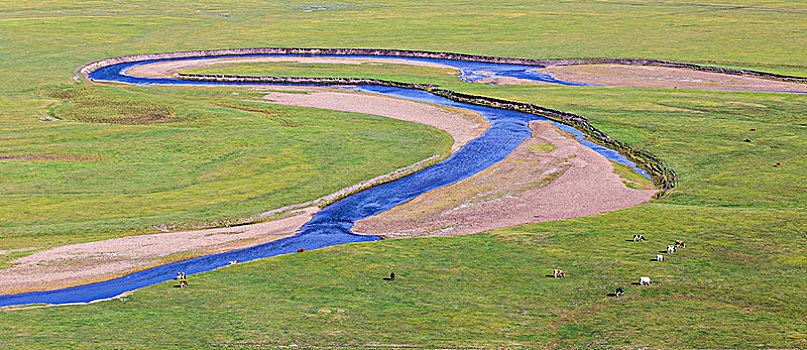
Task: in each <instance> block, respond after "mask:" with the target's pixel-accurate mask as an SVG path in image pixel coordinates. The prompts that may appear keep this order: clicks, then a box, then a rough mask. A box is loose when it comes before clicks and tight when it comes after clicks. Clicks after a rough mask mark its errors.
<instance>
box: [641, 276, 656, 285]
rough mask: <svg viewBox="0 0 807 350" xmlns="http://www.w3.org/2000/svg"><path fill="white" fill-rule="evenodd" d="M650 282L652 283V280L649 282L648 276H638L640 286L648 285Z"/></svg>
mask: <svg viewBox="0 0 807 350" xmlns="http://www.w3.org/2000/svg"><path fill="white" fill-rule="evenodd" d="M651 284H653V282H650V277H639V285H641V286H644V285H648V286H649V285H651Z"/></svg>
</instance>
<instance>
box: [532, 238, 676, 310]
mask: <svg viewBox="0 0 807 350" xmlns="http://www.w3.org/2000/svg"><path fill="white" fill-rule="evenodd" d="M644 241H645V238H644V235H633V242H644ZM683 248H686V244H684V241H683V240H680V239H677V240H675V242H673V244H671V245H667V253H668V254H673V253H675V251H676V250H677V249H683ZM655 261H659V262H663V261H664V255H662V254H656V259H655ZM552 276H554V277H555V278H564V277H566V273H565V272H563V270H559V269H555V270H554V273H553V274H552ZM547 277H549V276H547ZM639 285H640V286H652V285H653V282H652V281H651V280H650V277H645V276H642V277H639ZM623 294H625V291H624V290H622V287H619V288H617V289H616V293H614V294H611V295H615V296H617V297H619V296H621V295H623Z"/></svg>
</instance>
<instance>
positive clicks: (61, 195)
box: [0, 84, 451, 249]
mask: <svg viewBox="0 0 807 350" xmlns="http://www.w3.org/2000/svg"><path fill="white" fill-rule="evenodd" d="M235 91H238V92H237V93H238V94H239V95H233V94H232V93H233V92H235ZM45 94H46V95H45V96H46V97H47V98H52V99H56V100H58V101H60V103H59V105H58V106H55V107H51V110H50V111H49V113H50V114H51V115H52V116H54V117H56V118H59V119H63V120H64V121H57V122H47V123H44V122H39V121H38V120H37V119H36V117H35V116H31V115H28V116H26V117H25V118H27V119H29V120H30V121H27V120H26V121H22V122H21V123H20V124H18V125H13V124H11V123H5V124H4V127H5V131H6V135H8V137H7V138H5V139H4V140H2V141H0V142H2V154H4V155H6V154H8V155H15V156H17V157H34V156H37V155H42V154H45V155H53V154H54V153H55V154H56V155H59V156H61V158H56V159H55V160H40V159H36V158H33V160H29V159H21V160H8V161H2V162H0V173H2V178H3V182H2V186H3V196H2V197H0V207H2V208H3V210H2V211H0V222H2V226H0V237H2V238H0V242H2V246H3V248H4V249H18V248H28V247H47V246H53V245H57V244H58V245H60V244H66V243H72V242H80V241H87V240H99V239H103V238H109V237H114V236H120V235H128V234H134V233H140V232H153V231H155V230H154V229H153V228H151V229H148V228H149V227H150V226H152V225H156V224H165V223H194V222H201V221H210V220H217V219H225V218H237V217H243V216H249V215H252V214H256V213H260V212H263V211H266V210H269V209H274V208H280V207H283V206H286V205H291V204H296V203H302V202H305V201H308V200H311V199H315V198H318V197H320V196H322V195H325V194H329V193H332V192H335V191H337V190H339V189H341V188H344V187H347V186H350V185H353V184H355V183H359V182H361V181H364V180H367V179H369V178H372V177H375V176H377V175H379V174H383V173H385V172H389V171H392V170H394V169H397V168H400V167H404V166H407V165H409V164H412V163H415V162H417V161H419V160H422V159H425V158H428V157H430V156H432V155H434V154H436V153H439V152H444V151H447V150H448V148H449V147H451V140H450V138H449V137H448V136H447V135H445V134H444V133H442V132H441V131H437V130H434V129H430V128H428V127H425V126H422V125H416V124H411V123H404V122H400V121H395V120H389V119H387V118H381V117H374V116H368V115H361V114H355V113H345V112H335V111H325V110H317V109H311V108H297V107H290V106H277V105H267V104H258V103H250V102H244V101H242V100H243V99H248V98H259V97H260V96H262V95H263V94H261V93H260V92H257V91H250V90H248V89H246V88H235V89H233V88H216V89H211V88H179V89H167V88H144V87H126V86H90V85H88V84H80V85H75V86H71V87H69V88H54V91H46V92H45ZM399 144H407V145H410V147H408V148H400V147H397V145H399Z"/></svg>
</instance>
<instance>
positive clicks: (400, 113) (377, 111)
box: [249, 89, 490, 152]
mask: <svg viewBox="0 0 807 350" xmlns="http://www.w3.org/2000/svg"><path fill="white" fill-rule="evenodd" d="M311 91H312V92H309V93H307V94H295V93H283V92H269V93H267V95H266V96H264V100H249V101H251V102H264V103H277V104H283V105H293V106H302V107H316V108H325V109H331V110H337V111H346V112H357V113H366V114H373V115H379V116H383V117H389V118H395V119H400V120H406V121H410V122H415V123H420V124H425V125H429V126H432V127H435V128H438V129H440V130H443V131H445V132H446V133H448V134H449V135H451V137H452V138H453V139H454V145H453V146H452V147H451V150H452V152H453V151H456V150H458V149H459V148H460V147H462V145H464V144H466V143H467V142H468V141H470V140H472V139H474V138H477V137H479V136H480V135H482V133H483V132H485V130H487V128H488V125H490V123H489V122H488V121H487V120H485V119H484V118H483V117H482V116H480V115H479V114H476V113H473V112H470V111H467V110H461V109H456V108H449V107H442V106H438V105H433V104H429V103H422V102H414V101H408V100H402V99H397V98H391V97H386V96H380V95H373V94H362V93H353V92H345V91H339V90H336V91H334V90H329V89H318V90H311Z"/></svg>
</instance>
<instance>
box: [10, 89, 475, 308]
mask: <svg viewBox="0 0 807 350" xmlns="http://www.w3.org/2000/svg"><path fill="white" fill-rule="evenodd" d="M253 88H254V87H253ZM260 89H272V90H276V89H288V90H301V88H299V87H296V88H294V87H277V88H275V87H263V86H262V87H260ZM307 91H308V93H306V94H300V93H282V92H267V95H266V96H265V98H266V99H263V100H256V101H254V102H256V103H258V102H260V103H278V104H287V105H297V106H306V107H318V108H328V109H333V110H341V111H350V112H358V113H367V114H375V115H381V116H385V117H390V118H395V119H400V120H406V121H412V122H417V123H422V124H426V125H430V126H433V127H436V128H438V129H441V130H443V131H445V132H446V133H448V134H449V135H450V136H451V137H452V138H453V139H454V146H453V147H452V150H456V149H459V147H461V146H462V145H464V144H465V143H466V142H468V141H470V140H471V139H473V138H476V137H477V136H479V135H481V133H482V132H484V131H485V129H486V128H487V126H488V123H487V121H485V120H484V118H482V117H481V116H479V115H478V114H476V113H473V112H470V111H464V110H455V109H451V108H446V107H441V106H436V105H431V104H427V103H419V102H412V101H407V100H402V99H397V98H391V97H382V96H378V95H370V94H358V93H352V92H345V91H341V90H340V91H332V90H330V89H307ZM392 174H393V175H391V176H392V177H395V176H399V175H400V174H398V173H397V172H393V173H392ZM395 174H398V175H395ZM382 177H383V176H380V177H378V178H376V179H379V178H382ZM340 192H343V191H339V192H337V193H340ZM328 197H329V196H325V197H323V198H328ZM312 204H313V202H312ZM318 210H319V209H318V208H317V207H316V206H308V207H305V208H302V209H298V210H295V211H293V212H292V213H289V214H288V215H287V216H289V217H286V218H283V219H279V220H274V221H269V222H264V223H258V224H251V225H244V226H238V227H234V228H216V229H207V230H197V231H178V232H169V233H160V234H151V235H140V236H131V237H124V238H117V239H111V240H105V241H99V242H89V243H82V244H73V245H68V246H63V247H58V248H54V249H50V250H47V251H43V252H38V253H35V254H32V255H30V256H27V257H24V258H20V259H17V260H15V261H13V262H12V264H14V266H13V267H11V268H8V269H4V270H0V294H13V293H20V292H25V291H35V290H47V289H56V288H63V287H68V286H73V285H79V284H86V283H91V282H98V281H103V280H107V279H111V278H115V277H118V276H122V275H126V274H128V273H132V272H135V271H139V270H143V269H147V268H150V267H154V266H158V265H162V264H166V263H170V262H174V261H179V260H184V259H188V258H191V257H194V256H202V255H208V254H213V253H219V252H224V251H229V250H233V249H240V248H246V247H249V246H254V245H257V244H262V243H267V242H271V241H274V240H278V239H281V238H285V237H290V236H293V235H294V234H295V233H296V232H297V231H298V230H299V228H300V227H301V226H302V225H303V224H304V223H306V222H307V221H308V220H309V219H310V218H311V216H312V215H313V214H314V213H316V212H317V211H318ZM270 213H272V212H269V213H267V215H264V216H268V214H270ZM262 215H263V214H259V215H258V217H264V216H262Z"/></svg>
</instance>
